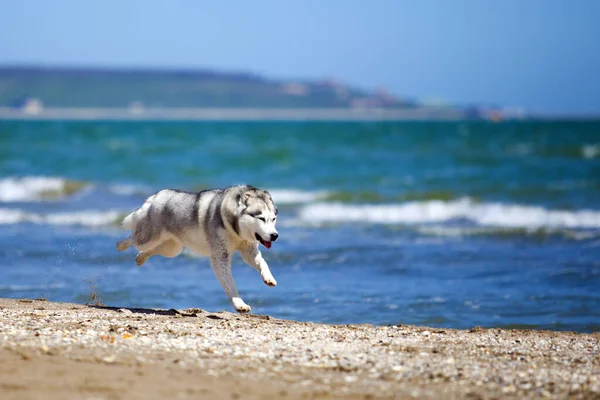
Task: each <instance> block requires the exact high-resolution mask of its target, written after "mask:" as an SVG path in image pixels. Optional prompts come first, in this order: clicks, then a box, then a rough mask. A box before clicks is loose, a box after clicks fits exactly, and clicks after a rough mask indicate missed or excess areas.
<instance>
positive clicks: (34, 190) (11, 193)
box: [0, 176, 87, 202]
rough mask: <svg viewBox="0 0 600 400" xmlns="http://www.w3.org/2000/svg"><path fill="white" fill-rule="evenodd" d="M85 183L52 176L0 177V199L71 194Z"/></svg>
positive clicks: (22, 199)
mask: <svg viewBox="0 0 600 400" xmlns="http://www.w3.org/2000/svg"><path fill="white" fill-rule="evenodd" d="M86 186H87V183H85V182H80V181H73V180H68V179H64V178H60V177H52V176H25V177H20V178H17V177H8V178H2V179H0V201H2V202H10V201H38V200H49V199H56V198H60V197H63V196H68V195H70V194H73V193H75V192H77V191H79V190H81V189H83V188H84V187H86Z"/></svg>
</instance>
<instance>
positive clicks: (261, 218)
mask: <svg viewBox="0 0 600 400" xmlns="http://www.w3.org/2000/svg"><path fill="white" fill-rule="evenodd" d="M258 219H260V220H261V221H262V222H267V220H266V219H264V218H263V217H258Z"/></svg>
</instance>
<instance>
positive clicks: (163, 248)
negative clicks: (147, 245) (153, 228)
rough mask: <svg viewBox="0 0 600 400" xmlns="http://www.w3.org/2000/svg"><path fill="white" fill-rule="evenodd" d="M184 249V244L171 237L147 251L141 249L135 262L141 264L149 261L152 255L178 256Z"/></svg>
mask: <svg viewBox="0 0 600 400" xmlns="http://www.w3.org/2000/svg"><path fill="white" fill-rule="evenodd" d="M182 251H183V246H182V245H181V244H179V243H178V242H177V241H175V240H173V239H170V240H165V241H164V242H162V243H161V244H159V245H158V246H156V247H155V248H153V249H151V250H146V251H140V252H139V253H138V255H137V256H135V262H136V263H137V265H138V266H141V265H142V264H143V263H145V262H146V261H148V259H149V258H150V257H152V256H156V255H161V256H163V257H169V258H172V257H177V256H178V255H179V254H181V252H182Z"/></svg>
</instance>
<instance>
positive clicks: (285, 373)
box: [0, 299, 600, 399]
mask: <svg viewBox="0 0 600 400" xmlns="http://www.w3.org/2000/svg"><path fill="white" fill-rule="evenodd" d="M0 357H1V359H2V360H3V362H2V363H0V391H1V392H2V394H3V396H2V398H3V399H29V398H31V399H36V398H44V399H65V398H88V399H147V398H178V399H179V398H182V399H186V398H223V399H226V398H227V399H242V398H248V399H252V398H275V397H278V398H290V399H295V398H331V397H339V398H434V397H437V398H439V397H440V396H442V397H443V398H467V397H468V398H499V397H502V398H507V397H514V398H524V397H528V398H542V397H545V398H567V397H569V398H600V334H599V333H594V334H578V333H571V332H550V331H527V330H504V329H483V328H474V329H471V330H453V329H437V328H427V327H416V326H404V325H403V326H372V325H323V324H313V323H301V322H295V321H286V320H278V319H274V318H270V317H268V316H263V315H253V314H250V315H238V314H234V313H230V312H218V313H210V312H206V311H203V310H200V309H188V310H152V309H133V308H115V307H105V306H88V305H81V304H68V303H53V302H48V301H44V300H29V299H20V300H13V299H0Z"/></svg>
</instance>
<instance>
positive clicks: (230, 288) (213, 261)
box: [210, 249, 250, 313]
mask: <svg viewBox="0 0 600 400" xmlns="http://www.w3.org/2000/svg"><path fill="white" fill-rule="evenodd" d="M210 266H211V267H212V269H213V271H214V272H215V275H216V276H217V279H218V280H219V283H220V284H221V286H223V289H225V293H227V296H229V300H231V303H232V304H233V307H234V308H235V309H236V311H237V312H241V313H246V312H248V311H250V306H249V305H248V304H246V303H244V300H242V299H241V297H240V295H239V294H238V290H237V287H236V286H235V282H234V280H233V275H232V274H231V254H230V253H229V251H227V250H225V249H220V250H219V251H216V252H215V254H211V256H210Z"/></svg>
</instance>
